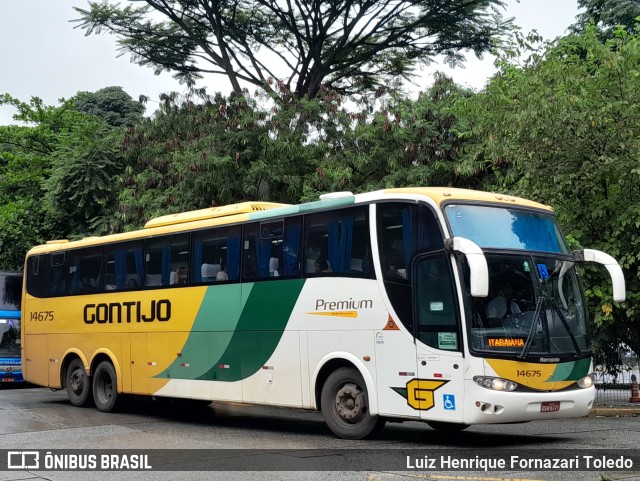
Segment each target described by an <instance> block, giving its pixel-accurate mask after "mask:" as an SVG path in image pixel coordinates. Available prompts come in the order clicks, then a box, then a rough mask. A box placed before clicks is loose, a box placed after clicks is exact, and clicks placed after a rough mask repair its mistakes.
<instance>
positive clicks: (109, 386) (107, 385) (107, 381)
mask: <svg viewBox="0 0 640 481" xmlns="http://www.w3.org/2000/svg"><path fill="white" fill-rule="evenodd" d="M97 391H98V392H97V394H98V396H99V397H100V401H102V402H103V403H105V404H106V403H108V402H109V401H110V400H111V398H112V397H113V379H111V376H109V374H108V373H102V375H101V376H100V379H99V380H98V389H97Z"/></svg>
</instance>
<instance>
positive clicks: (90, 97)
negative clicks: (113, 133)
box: [71, 87, 144, 127]
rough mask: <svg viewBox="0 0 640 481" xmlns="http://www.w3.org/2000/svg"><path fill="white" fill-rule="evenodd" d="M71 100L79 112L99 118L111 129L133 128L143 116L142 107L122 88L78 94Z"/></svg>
mask: <svg viewBox="0 0 640 481" xmlns="http://www.w3.org/2000/svg"><path fill="white" fill-rule="evenodd" d="M71 100H72V101H74V102H75V104H76V108H77V109H78V110H79V111H80V112H84V113H87V114H90V115H95V116H97V117H100V118H101V119H102V120H104V121H105V122H106V123H107V124H108V125H110V126H112V127H121V126H124V127H133V126H134V125H136V124H137V123H138V122H140V121H141V120H142V114H144V105H142V103H140V102H136V101H135V100H133V99H132V98H131V96H130V95H129V94H128V93H126V92H125V91H124V90H122V87H105V88H103V89H100V90H97V91H95V92H78V93H77V94H76V95H75V96H74V97H73V98H72V99H71Z"/></svg>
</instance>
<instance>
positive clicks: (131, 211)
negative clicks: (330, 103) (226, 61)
mask: <svg viewBox="0 0 640 481" xmlns="http://www.w3.org/2000/svg"><path fill="white" fill-rule="evenodd" d="M195 100H197V99H193V98H184V99H182V98H179V97H177V96H175V95H165V96H164V97H163V105H162V107H161V109H160V110H159V111H158V112H156V114H155V116H154V117H153V118H151V119H146V120H145V121H144V122H143V123H141V124H140V125H139V126H137V127H136V128H134V129H130V130H129V132H127V134H126V135H125V137H124V141H123V144H122V149H123V152H124V155H125V159H126V169H125V172H124V174H123V175H122V176H121V186H122V190H121V192H120V198H119V205H118V209H117V213H116V216H115V219H113V224H112V228H113V229H116V230H119V229H123V228H124V229H128V228H134V227H140V226H141V225H142V224H143V223H144V222H145V221H146V220H148V219H149V218H151V217H155V216H157V215H160V214H165V213H172V212H179V211H185V210H191V209H198V208H204V207H208V206H212V205H225V204H230V203H235V202H240V201H243V200H256V199H260V200H272V201H281V202H297V201H298V199H299V198H300V192H301V186H302V181H303V179H304V176H305V174H306V173H307V172H308V169H309V167H308V163H309V158H308V156H309V155H310V154H309V153H308V152H309V151H311V150H313V148H312V147H310V146H309V144H308V142H307V140H308V130H307V126H306V123H305V121H304V120H302V117H303V116H305V115H307V114H309V115H311V114H312V109H309V112H306V110H305V107H304V106H303V105H302V104H300V103H296V104H292V105H291V106H290V107H289V108H282V109H280V108H277V107H272V108H271V109H269V110H267V109H265V108H260V107H259V106H258V104H257V101H256V100H253V99H250V98H247V97H238V96H232V97H231V98H224V97H222V96H221V95H217V96H215V97H213V98H209V97H207V96H204V98H203V99H200V100H201V102H200V103H199V104H196V103H195Z"/></svg>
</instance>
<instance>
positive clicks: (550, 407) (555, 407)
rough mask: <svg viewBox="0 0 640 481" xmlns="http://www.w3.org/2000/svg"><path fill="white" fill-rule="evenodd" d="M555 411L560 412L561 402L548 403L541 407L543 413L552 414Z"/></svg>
mask: <svg viewBox="0 0 640 481" xmlns="http://www.w3.org/2000/svg"><path fill="white" fill-rule="evenodd" d="M554 411H560V401H552V402H546V403H542V404H541V405H540V412H541V413H552V412H554Z"/></svg>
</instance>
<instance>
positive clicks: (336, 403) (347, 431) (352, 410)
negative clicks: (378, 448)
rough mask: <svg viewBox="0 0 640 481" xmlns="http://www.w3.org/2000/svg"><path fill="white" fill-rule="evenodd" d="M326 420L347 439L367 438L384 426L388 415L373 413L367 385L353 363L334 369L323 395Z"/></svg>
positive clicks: (323, 410) (325, 384)
mask: <svg viewBox="0 0 640 481" xmlns="http://www.w3.org/2000/svg"><path fill="white" fill-rule="evenodd" d="M320 407H321V410H322V415H323V416H324V420H325V422H326V423H327V426H329V429H331V431H333V433H334V434H335V435H336V436H338V437H340V438H344V439H363V438H366V437H367V436H372V435H373V434H375V433H377V432H378V431H379V430H380V429H382V427H383V426H384V423H385V419H384V418H381V417H379V416H372V415H371V414H369V398H368V396H367V386H366V384H365V383H364V379H363V378H362V375H361V374H360V372H358V370H357V369H355V368H353V367H341V368H339V369H336V370H335V371H333V372H332V373H331V374H330V375H329V377H328V378H327V380H326V381H325V383H324V385H323V386H322V394H321V396H320Z"/></svg>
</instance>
